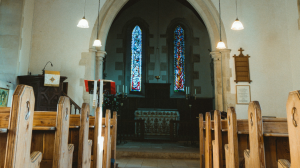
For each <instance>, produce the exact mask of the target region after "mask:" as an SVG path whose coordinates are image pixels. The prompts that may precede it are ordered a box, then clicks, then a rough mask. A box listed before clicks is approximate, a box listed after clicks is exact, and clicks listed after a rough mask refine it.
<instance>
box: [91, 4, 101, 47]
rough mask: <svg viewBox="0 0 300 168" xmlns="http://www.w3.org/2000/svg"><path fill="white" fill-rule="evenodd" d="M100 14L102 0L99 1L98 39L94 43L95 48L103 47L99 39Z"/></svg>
mask: <svg viewBox="0 0 300 168" xmlns="http://www.w3.org/2000/svg"><path fill="white" fill-rule="evenodd" d="M99 12H100V0H99V7H98V24H97V39H96V40H95V41H94V44H93V46H94V47H101V46H102V44H101V41H100V40H99V37H98V31H99V23H100V19H99Z"/></svg>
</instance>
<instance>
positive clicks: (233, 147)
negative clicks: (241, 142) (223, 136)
mask: <svg viewBox="0 0 300 168" xmlns="http://www.w3.org/2000/svg"><path fill="white" fill-rule="evenodd" d="M227 124H228V144H226V145H225V158H226V159H225V160H226V168H239V153H238V135H237V119H236V113H235V109H234V108H233V107H229V108H228V110H227Z"/></svg>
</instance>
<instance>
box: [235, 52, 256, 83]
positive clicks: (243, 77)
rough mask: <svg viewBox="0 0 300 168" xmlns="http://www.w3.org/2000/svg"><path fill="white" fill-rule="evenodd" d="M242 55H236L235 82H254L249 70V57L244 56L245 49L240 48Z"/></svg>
mask: <svg viewBox="0 0 300 168" xmlns="http://www.w3.org/2000/svg"><path fill="white" fill-rule="evenodd" d="M238 51H240V55H239V56H236V55H234V56H233V57H234V62H235V76H236V77H235V81H234V82H236V83H238V82H249V83H250V82H252V80H250V70H249V57H250V56H249V55H246V56H244V54H243V51H244V50H243V49H242V48H240V49H239V50H238Z"/></svg>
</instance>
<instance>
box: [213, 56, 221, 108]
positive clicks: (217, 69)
mask: <svg viewBox="0 0 300 168" xmlns="http://www.w3.org/2000/svg"><path fill="white" fill-rule="evenodd" d="M210 54H211V57H212V58H213V59H214V78H215V79H214V82H215V109H216V110H220V111H223V92H222V79H221V53H220V52H218V51H215V52H211V53H210Z"/></svg>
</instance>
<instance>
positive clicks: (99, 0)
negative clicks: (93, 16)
mask: <svg viewBox="0 0 300 168" xmlns="http://www.w3.org/2000/svg"><path fill="white" fill-rule="evenodd" d="M99 12H100V0H99V7H98V25H97V39H98V30H99V23H100V19H99Z"/></svg>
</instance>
